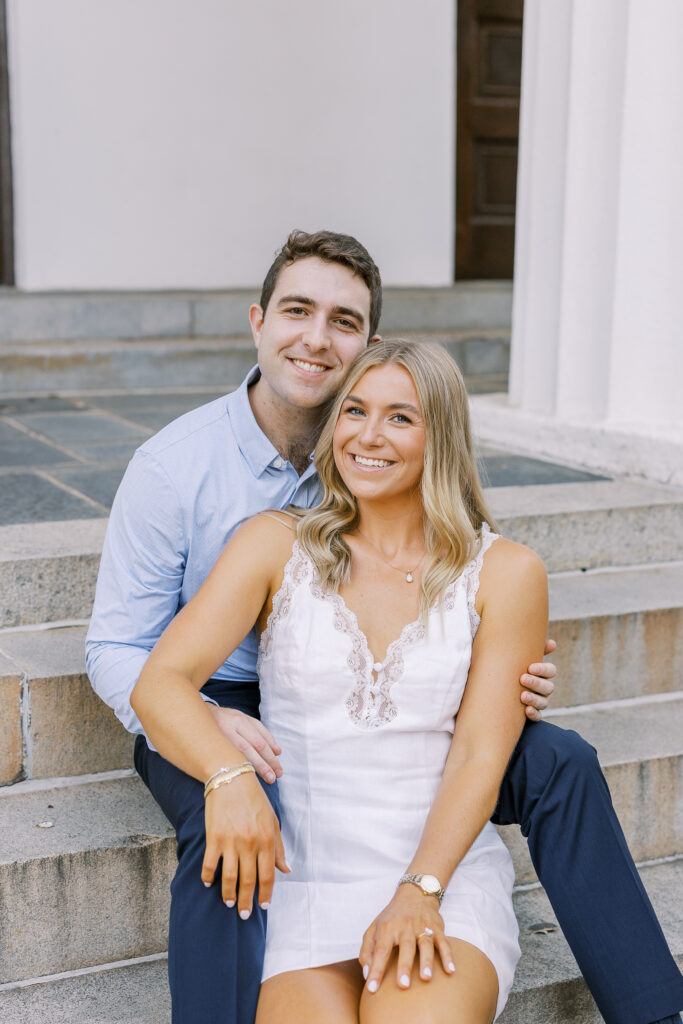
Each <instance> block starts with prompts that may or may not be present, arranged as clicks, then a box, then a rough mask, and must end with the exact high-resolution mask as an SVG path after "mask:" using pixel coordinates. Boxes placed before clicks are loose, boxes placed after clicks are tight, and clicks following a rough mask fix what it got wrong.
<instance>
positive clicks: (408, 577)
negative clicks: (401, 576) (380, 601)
mask: <svg viewBox="0 0 683 1024" xmlns="http://www.w3.org/2000/svg"><path fill="white" fill-rule="evenodd" d="M412 582H413V574H412V572H407V573H406V583H412Z"/></svg>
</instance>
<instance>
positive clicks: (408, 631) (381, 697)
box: [311, 577, 426, 729]
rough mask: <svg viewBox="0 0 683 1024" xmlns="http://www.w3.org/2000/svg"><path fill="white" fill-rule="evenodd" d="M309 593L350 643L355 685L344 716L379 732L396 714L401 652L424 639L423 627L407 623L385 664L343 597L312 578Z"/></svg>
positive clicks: (346, 703) (414, 623) (390, 646)
mask: <svg viewBox="0 0 683 1024" xmlns="http://www.w3.org/2000/svg"><path fill="white" fill-rule="evenodd" d="M311 593H312V594H313V596H314V597H317V598H318V599H319V600H321V601H327V602H328V603H329V604H331V605H332V609H333V611H334V628H335V629H336V630H339V632H340V633H344V634H345V635H346V636H348V637H349V639H350V640H351V652H350V653H349V656H348V658H347V659H346V663H347V665H348V666H349V668H350V669H351V671H352V672H353V674H354V676H355V682H354V685H353V687H352V689H351V692H350V693H349V695H348V696H347V698H346V700H345V701H344V707H345V709H346V713H347V715H348V716H349V718H350V719H351V721H352V722H354V724H355V725H358V726H360V728H361V729H378V728H379V727H380V726H382V725H387V724H388V723H389V722H391V721H393V719H394V718H396V716H397V714H398V708H397V707H396V704H395V703H394V702H393V700H392V699H391V688H392V686H393V685H394V683H395V682H397V681H398V680H399V679H400V678H401V676H402V675H403V671H404V661H403V652H404V650H405V648H406V647H408V646H409V645H410V644H414V643H419V642H420V640H423V639H424V637H425V632H426V631H425V627H424V624H423V623H422V622H421V621H420V620H419V619H417V620H415V621H414V622H409V623H408V624H407V625H406V626H404V627H403V629H402V630H401V633H400V635H399V636H398V637H397V638H396V640H392V642H391V643H390V644H389V646H388V648H387V653H386V654H385V656H384V661H378V662H374V661H373V657H372V652H371V650H370V647H369V645H368V641H367V637H366V636H365V634H364V633H363V631H362V630H361V628H360V626H359V625H358V619H357V618H356V615H355V613H354V612H353V611H351V609H350V608H349V607H348V605H347V604H346V602H345V601H344V598H343V597H342V596H341V595H340V594H336V593H333V592H331V591H326V590H323V588H322V586H321V585H320V583H319V581H318V580H316V579H315V577H313V578H312V579H311Z"/></svg>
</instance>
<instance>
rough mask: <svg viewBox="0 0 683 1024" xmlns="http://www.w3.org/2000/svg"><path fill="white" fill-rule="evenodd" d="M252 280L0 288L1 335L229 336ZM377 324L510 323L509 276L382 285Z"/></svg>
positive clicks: (242, 317) (253, 295) (250, 298)
mask: <svg viewBox="0 0 683 1024" xmlns="http://www.w3.org/2000/svg"><path fill="white" fill-rule="evenodd" d="M258 297H259V289H258V288H235V289H230V290H228V291H170V292H139V291H135V292H111V291H110V292H100V293H98V292H93V291H89V292H30V293H29V292H18V291H14V290H11V289H2V290H0V342H15V341H19V342H22V341H52V340H62V341H64V340H74V341H79V340H80V341H87V340H92V339H100V338H101V339H105V340H107V339H112V338H119V339H141V338H188V337H194V338H206V337H214V338H215V337H231V336H235V335H241V334H244V333H245V330H246V328H247V314H248V310H249V306H250V305H251V303H252V302H258ZM383 300H384V302H383V310H382V323H381V330H382V331H383V332H384V333H387V332H389V331H391V332H392V333H396V332H397V331H401V330H413V331H423V330H424V331H444V330H445V331H453V330H470V331H471V330H482V329H484V330H495V329H509V327H510V319H511V315H512V283H511V282H507V281H458V282H457V283H456V284H454V285H448V286H445V287H441V288H428V287H422V288H420V287H417V288H385V289H384V295H383Z"/></svg>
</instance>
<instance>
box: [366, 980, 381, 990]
mask: <svg viewBox="0 0 683 1024" xmlns="http://www.w3.org/2000/svg"><path fill="white" fill-rule="evenodd" d="M378 988H379V985H378V984H377V981H376V980H375V978H373V979H372V981H369V982H368V992H376V991H377V989H378Z"/></svg>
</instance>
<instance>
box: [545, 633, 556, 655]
mask: <svg viewBox="0 0 683 1024" xmlns="http://www.w3.org/2000/svg"><path fill="white" fill-rule="evenodd" d="M556 649H557V644H556V643H555V641H554V640H553V639H552V637H548V639H547V640H546V642H545V649H544V651H543V653H544V654H552V653H553V651H554V650H556Z"/></svg>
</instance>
